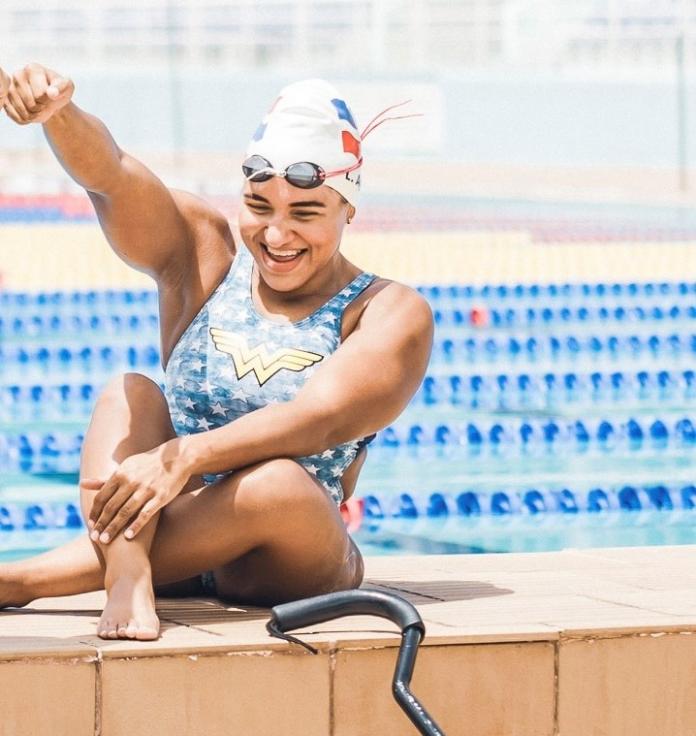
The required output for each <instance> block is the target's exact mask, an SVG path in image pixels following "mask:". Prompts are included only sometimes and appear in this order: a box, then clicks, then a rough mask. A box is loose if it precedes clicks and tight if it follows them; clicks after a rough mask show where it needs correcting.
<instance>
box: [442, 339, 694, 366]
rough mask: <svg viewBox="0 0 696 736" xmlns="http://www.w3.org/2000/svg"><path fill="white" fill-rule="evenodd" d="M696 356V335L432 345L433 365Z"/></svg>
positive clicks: (446, 341)
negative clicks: (580, 357) (585, 358)
mask: <svg viewBox="0 0 696 736" xmlns="http://www.w3.org/2000/svg"><path fill="white" fill-rule="evenodd" d="M694 353H696V333H691V332H688V333H680V332H673V333H657V332H654V333H651V334H644V335H642V334H619V335H605V334H582V335H580V334H578V335H573V334H568V335H546V334H545V335H522V334H520V335H511V336H508V337H502V336H501V337H495V336H488V337H486V336H483V335H482V336H476V337H466V338H452V337H446V338H443V339H436V340H435V342H434V344H433V352H432V362H433V363H445V364H461V363H471V362H474V361H486V362H488V363H495V362H497V361H505V362H510V361H532V362H533V361H537V360H540V359H542V358H546V359H548V360H559V359H562V358H563V359H571V360H574V359H577V358H578V357H579V356H587V357H589V358H598V357H600V356H605V357H610V358H616V357H619V356H620V357H622V358H624V359H628V360H631V359H635V358H638V357H645V356H648V357H653V358H657V357H659V356H669V357H674V356H679V355H682V354H684V355H689V356H691V355H693V354H694Z"/></svg>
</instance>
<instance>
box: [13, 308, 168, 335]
mask: <svg viewBox="0 0 696 736" xmlns="http://www.w3.org/2000/svg"><path fill="white" fill-rule="evenodd" d="M158 331H159V317H158V315H157V314H156V313H154V312H149V313H147V314H142V315H140V314H123V313H119V314H108V315H105V314H94V313H92V314H77V313H74V314H52V315H50V316H49V315H45V316H44V315H40V314H33V315H26V314H16V315H14V316H13V315H11V314H10V315H7V314H6V315H3V316H1V317H0V338H2V339H9V338H13V337H16V338H21V339H22V340H27V339H32V340H36V339H43V338H55V337H61V338H65V337H71V336H77V335H83V334H85V333H90V334H94V335H98V336H100V337H101V336H120V335H128V334H133V333H135V334H138V335H142V334H143V333H147V334H148V335H150V334H154V335H155V337H158Z"/></svg>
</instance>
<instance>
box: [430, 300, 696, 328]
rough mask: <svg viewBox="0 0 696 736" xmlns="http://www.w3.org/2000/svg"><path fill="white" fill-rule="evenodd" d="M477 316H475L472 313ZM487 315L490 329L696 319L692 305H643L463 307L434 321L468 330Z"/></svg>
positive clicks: (439, 314) (442, 310)
mask: <svg viewBox="0 0 696 736" xmlns="http://www.w3.org/2000/svg"><path fill="white" fill-rule="evenodd" d="M474 309H475V310H476V311H477V314H476V315H474V314H473V310H474ZM481 315H485V318H486V319H487V325H488V326H490V327H534V326H543V327H545V326H550V325H555V324H560V325H563V324H588V323H589V324H592V323H595V322H600V323H602V324H604V325H606V324H614V323H618V324H621V323H625V324H627V325H630V324H631V323H635V322H645V323H650V322H663V321H664V322H667V321H678V320H693V319H696V306H694V305H693V304H688V305H686V304H685V305H679V304H671V305H668V306H665V305H660V304H654V305H650V306H642V305H633V306H630V305H621V304H619V305H612V306H610V307H606V306H602V307H591V306H590V307H588V306H577V307H558V308H554V307H548V306H547V307H527V308H526V309H521V308H518V309H515V308H513V307H507V308H496V307H489V306H487V305H482V304H477V305H475V306H474V305H472V306H470V307H468V308H467V307H466V305H462V306H460V307H459V308H450V309H445V308H435V309H434V310H433V320H434V322H435V325H436V326H438V327H449V328H469V327H471V325H472V324H474V323H475V319H476V318H477V317H478V318H479V319H480V318H481Z"/></svg>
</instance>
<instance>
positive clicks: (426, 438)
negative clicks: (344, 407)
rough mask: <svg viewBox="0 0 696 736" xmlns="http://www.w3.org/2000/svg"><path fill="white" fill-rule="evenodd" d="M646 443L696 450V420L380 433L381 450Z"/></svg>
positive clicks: (509, 424) (407, 428) (400, 426)
mask: <svg viewBox="0 0 696 736" xmlns="http://www.w3.org/2000/svg"><path fill="white" fill-rule="evenodd" d="M644 441H646V442H650V443H651V446H653V447H661V446H666V445H667V444H668V443H669V442H670V441H673V442H677V443H680V444H682V445H688V446H692V445H694V444H696V418H692V417H688V416H679V417H675V418H671V419H668V418H666V417H640V416H638V417H632V418H628V419H626V420H618V421H617V420H615V419H603V418H593V419H575V420H561V419H553V418H543V419H536V418H521V419H517V418H515V419H508V420H505V419H495V420H490V419H489V420H480V421H469V422H449V423H444V422H443V423H441V424H426V423H418V424H408V423H400V422H397V423H395V424H393V425H391V426H389V427H386V428H385V429H383V430H382V431H381V432H379V433H378V434H377V438H376V439H375V444H376V446H377V447H380V446H382V447H405V446H414V445H417V446H429V445H458V446H468V447H474V448H476V447H481V446H482V445H495V446H501V445H510V446H526V445H531V444H537V445H546V446H553V445H562V446H563V447H564V449H568V448H571V449H572V447H575V448H577V449H583V448H584V446H586V445H587V444H588V443H590V442H593V443H598V444H599V445H603V446H605V447H611V446H615V445H617V444H620V443H622V444H625V445H628V446H633V447H640V446H641V445H642V443H643V442H644Z"/></svg>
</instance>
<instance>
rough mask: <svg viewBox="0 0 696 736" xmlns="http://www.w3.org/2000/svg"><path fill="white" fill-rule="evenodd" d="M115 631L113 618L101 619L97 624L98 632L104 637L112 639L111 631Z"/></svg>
mask: <svg viewBox="0 0 696 736" xmlns="http://www.w3.org/2000/svg"><path fill="white" fill-rule="evenodd" d="M113 631H114V623H113V621H112V620H111V619H108V618H107V619H106V621H100V622H99V625H98V626H97V633H98V635H99V636H100V637H101V638H102V639H111V638H112V636H111V633H112V632H113Z"/></svg>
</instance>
